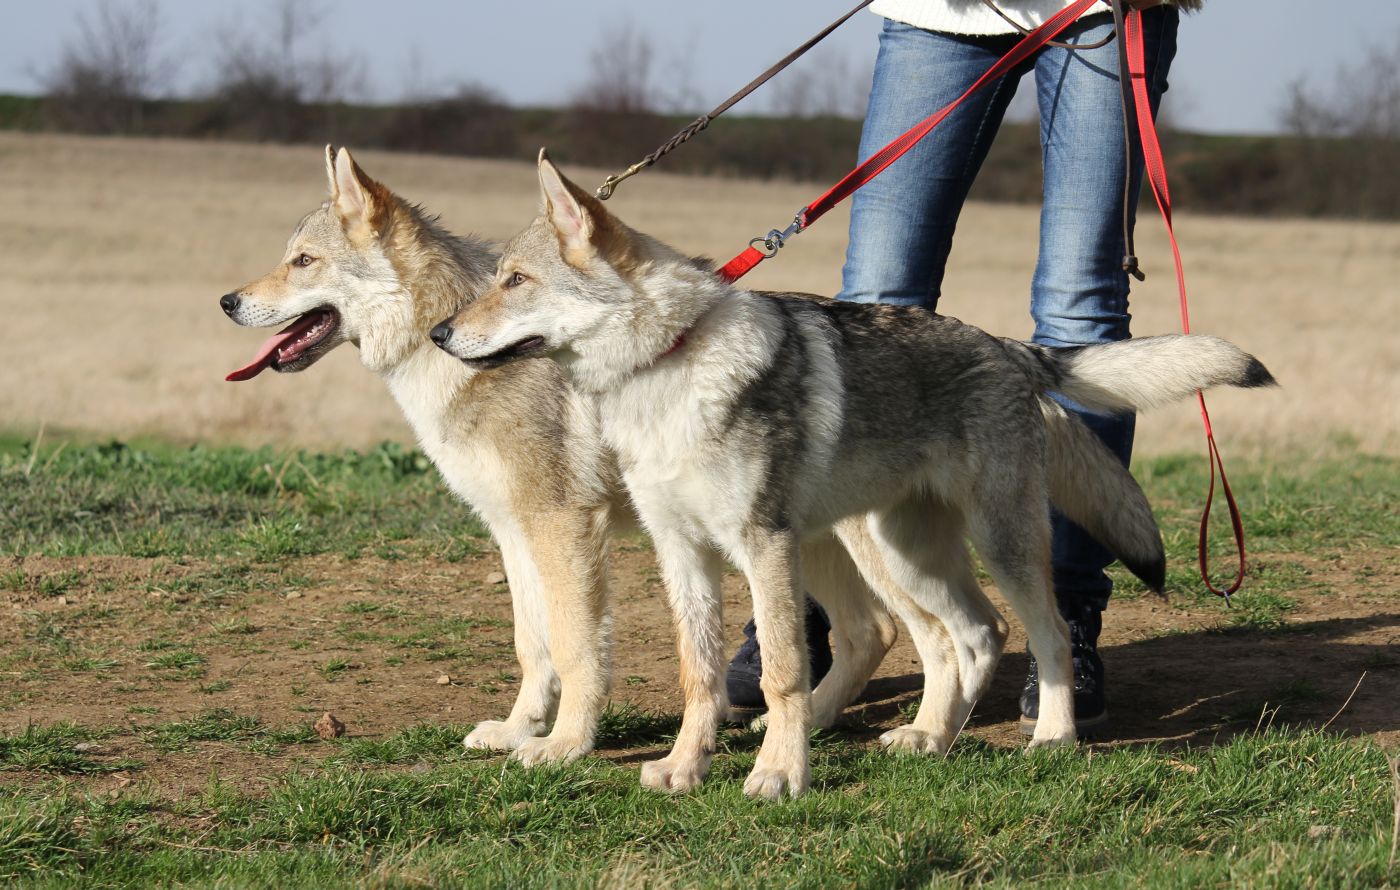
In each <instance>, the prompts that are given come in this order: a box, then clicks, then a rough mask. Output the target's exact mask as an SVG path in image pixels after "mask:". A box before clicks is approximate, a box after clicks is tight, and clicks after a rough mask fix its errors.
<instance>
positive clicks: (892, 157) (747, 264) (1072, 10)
mask: <svg viewBox="0 0 1400 890" xmlns="http://www.w3.org/2000/svg"><path fill="white" fill-rule="evenodd" d="M1097 2H1098V0H1079V2H1077V3H1075V4H1074V5H1073V6H1069V7H1066V8H1065V9H1062V10H1060V11H1059V12H1057V13H1056V14H1055V15H1053V16H1051V17H1050V18H1049V19H1047V20H1046V21H1045V23H1044V24H1042V25H1041V26H1040V27H1039V28H1036V29H1035V30H1034V31H1032V32H1030V33H1029V34H1027V35H1026V36H1025V37H1023V38H1021V41H1020V42H1019V43H1017V44H1016V45H1015V46H1014V47H1012V48H1011V51H1010V52H1009V53H1007V54H1006V55H1004V56H1002V57H1001V58H1000V59H998V60H997V63H996V64H995V65H993V66H992V67H991V68H989V69H988V70H987V73H986V74H983V75H982V76H981V77H980V78H978V79H977V82H976V83H974V84H973V85H972V86H970V87H968V88H967V92H965V93H963V94H962V95H961V96H959V97H958V98H956V99H954V100H953V101H952V102H950V103H948V105H946V106H944V107H943V108H941V109H939V110H938V111H935V112H934V113H933V114H931V115H929V116H928V117H926V118H924V119H923V120H922V121H920V122H919V123H917V124H915V125H914V127H913V129H911V130H909V132H907V133H905V134H904V135H903V136H900V137H899V138H897V139H895V140H894V141H893V142H891V143H890V144H889V145H886V146H885V147H884V148H882V149H880V150H879V151H877V152H875V153H874V154H873V155H871V156H870V157H869V158H867V159H866V160H865V162H864V163H862V164H861V165H860V166H859V167H857V168H855V169H854V170H852V171H851V172H850V173H847V174H846V176H845V178H844V179H842V180H841V181H840V182H838V183H836V185H834V186H832V187H831V188H830V189H829V190H828V191H827V192H826V194H824V195H822V196H821V197H819V198H817V199H816V200H815V201H813V202H812V203H811V204H808V205H807V206H806V207H803V208H802V209H801V210H799V211H798V212H797V216H795V217H793V220H792V225H790V226H788V227H787V228H786V229H784V230H783V231H781V232H780V231H778V230H777V229H774V230H773V231H771V232H769V233H768V234H767V235H766V236H764V237H762V238H755V239H753V240H752V241H750V242H749V246H748V248H747V249H746V250H745V251H744V252H743V253H741V254H739V255H738V256H736V257H735V258H734V259H732V260H730V261H729V262H727V263H725V264H724V267H723V268H721V269H720V270H719V272H718V273H716V274H718V275H719V277H720V278H723V279H724V280H725V281H729V282H732V281H737V280H738V279H739V278H741V277H743V276H744V275H746V274H747V273H748V272H749V271H750V270H752V269H753V267H754V266H757V265H758V264H759V263H761V262H763V261H764V260H766V259H768V258H769V257H771V256H773V255H774V254H776V253H777V252H778V250H779V248H781V247H782V246H783V243H784V242H785V241H786V240H787V239H788V238H791V237H792V236H793V235H796V234H799V233H800V232H801V231H802V230H803V229H805V228H807V227H808V226H809V225H811V224H812V223H814V222H816V221H817V220H818V219H820V218H821V216H822V214H824V213H826V212H827V211H828V210H830V209H831V208H833V207H835V206H836V205H837V204H840V203H841V202H842V201H844V200H846V199H847V198H849V197H850V196H851V195H852V194H854V193H855V191H856V190H857V189H859V188H860V187H861V186H863V185H865V184H866V183H867V182H869V181H870V180H872V179H874V178H875V177H876V176H879V175H880V174H881V173H883V172H884V170H885V168H886V167H888V166H889V165H890V164H893V163H894V162H895V161H897V160H899V159H900V158H901V157H903V156H904V153H905V152H907V151H909V149H911V148H913V147H914V146H915V145H916V144H917V143H918V142H919V140H921V139H923V138H924V137H925V136H927V135H928V134H929V133H930V132H931V131H932V130H933V128H934V127H936V126H938V125H939V124H941V123H942V122H943V119H944V118H946V117H947V116H948V115H950V114H952V113H953V110H954V109H955V108H957V107H958V106H959V105H961V104H962V103H963V101H964V100H965V99H967V97H968V96H971V95H972V94H973V93H975V92H977V91H978V90H980V89H982V87H984V86H986V85H987V84H989V83H991V82H993V81H995V80H997V79H998V78H1000V77H1001V76H1002V75H1004V74H1006V73H1007V72H1008V71H1010V70H1011V69H1013V68H1015V67H1016V66H1017V65H1019V64H1021V63H1022V62H1024V61H1025V60H1026V59H1029V58H1030V57H1031V56H1033V55H1035V54H1036V52H1037V51H1038V50H1040V48H1041V47H1043V46H1044V45H1045V44H1046V43H1048V42H1049V41H1050V40H1051V39H1052V38H1053V37H1054V36H1055V35H1056V34H1058V33H1060V32H1061V31H1063V30H1064V29H1065V28H1068V27H1069V26H1070V25H1071V24H1073V23H1074V21H1075V20H1076V19H1078V18H1079V17H1080V16H1081V15H1083V14H1084V13H1085V12H1086V11H1087V10H1088V9H1089V7H1091V6H1093V5H1094V4H1095V3H1097ZM759 244H762V245H763V246H764V250H759V249H758V247H757V245H759Z"/></svg>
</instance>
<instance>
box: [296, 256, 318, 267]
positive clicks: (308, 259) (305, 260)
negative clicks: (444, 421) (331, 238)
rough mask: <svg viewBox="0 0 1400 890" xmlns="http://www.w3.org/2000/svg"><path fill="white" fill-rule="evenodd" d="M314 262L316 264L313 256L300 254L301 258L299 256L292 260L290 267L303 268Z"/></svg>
mask: <svg viewBox="0 0 1400 890" xmlns="http://www.w3.org/2000/svg"><path fill="white" fill-rule="evenodd" d="M314 262H316V258H315V257H314V256H309V255H307V254H302V255H301V256H299V257H297V258H296V259H294V260H292V265H293V266H302V267H305V266H309V265H311V264H312V263H314Z"/></svg>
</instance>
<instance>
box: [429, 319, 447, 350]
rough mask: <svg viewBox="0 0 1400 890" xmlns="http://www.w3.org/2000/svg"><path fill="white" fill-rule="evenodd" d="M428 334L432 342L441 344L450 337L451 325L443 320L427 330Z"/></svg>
mask: <svg viewBox="0 0 1400 890" xmlns="http://www.w3.org/2000/svg"><path fill="white" fill-rule="evenodd" d="M428 336H429V337H430V338H432V341H433V342H434V343H436V344H437V345H439V346H441V345H442V344H444V343H446V342H447V341H448V340H451V339H452V325H450V324H448V323H447V322H445V321H444V322H443V323H441V324H439V325H438V326H437V327H435V328H433V329H432V330H431V331H429V332H428Z"/></svg>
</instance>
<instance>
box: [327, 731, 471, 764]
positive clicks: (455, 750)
mask: <svg viewBox="0 0 1400 890" xmlns="http://www.w3.org/2000/svg"><path fill="white" fill-rule="evenodd" d="M469 731H470V727H467V726H457V725H444V724H437V723H418V724H415V725H413V726H409V727H407V728H405V729H401V730H399V731H398V732H396V733H394V734H393V735H389V736H386V737H384V738H382V739H364V738H361V739H357V738H348V739H344V740H343V741H341V742H340V745H339V750H338V751H337V752H336V754H335V755H334V756H333V758H332V760H333V761H338V762H344V763H361V764H394V763H418V762H428V763H442V762H445V761H448V760H461V759H463V758H464V757H466V756H467V754H468V752H467V751H466V750H465V749H464V748H463V747H462V739H464V738H466V735H467V733H468V732H469Z"/></svg>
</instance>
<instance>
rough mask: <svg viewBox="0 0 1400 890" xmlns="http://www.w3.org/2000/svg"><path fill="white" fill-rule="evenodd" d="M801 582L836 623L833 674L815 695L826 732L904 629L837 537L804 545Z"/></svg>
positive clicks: (815, 717)
mask: <svg viewBox="0 0 1400 890" xmlns="http://www.w3.org/2000/svg"><path fill="white" fill-rule="evenodd" d="M802 580H803V583H804V586H805V587H806V589H807V591H808V592H809V593H810V594H811V595H812V598H813V599H815V600H816V601H817V602H818V603H821V605H822V608H824V609H826V614H827V617H828V618H830V619H831V644H832V645H831V649H832V653H831V655H832V658H831V670H830V671H828V672H827V674H826V676H825V677H823V678H822V681H821V682H820V683H818V684H817V688H816V689H814V690H813V691H812V725H814V726H816V727H818V728H821V729H827V728H829V727H830V726H831V725H832V724H834V723H835V722H836V720H837V718H838V717H840V716H841V711H842V710H844V709H845V707H846V706H847V705H849V704H850V703H851V702H853V701H855V699H856V696H858V695H860V693H861V690H863V689H865V684H867V683H869V682H870V678H871V677H872V676H873V675H874V673H875V670H876V668H878V667H879V666H880V662H881V661H883V660H884V658H885V654H886V653H888V652H889V651H890V647H891V646H893V645H894V641H895V639H896V638H897V636H898V634H899V631H898V629H897V628H896V626H895V623H894V620H893V619H892V618H891V617H890V614H889V612H888V611H886V609H885V607H884V606H883V605H881V604H880V601H879V600H878V599H877V598H876V596H875V592H874V591H873V590H871V589H870V586H869V585H868V584H866V583H865V579H864V578H862V577H861V574H860V571H859V570H858V569H857V568H856V565H855V563H854V562H852V561H851V557H850V554H848V553H847V552H846V549H845V548H844V547H842V546H841V544H840V542H839V541H837V540H836V538H835V537H833V536H831V535H824V536H822V537H821V538H818V539H816V540H814V541H810V542H808V543H805V544H803V545H802Z"/></svg>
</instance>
